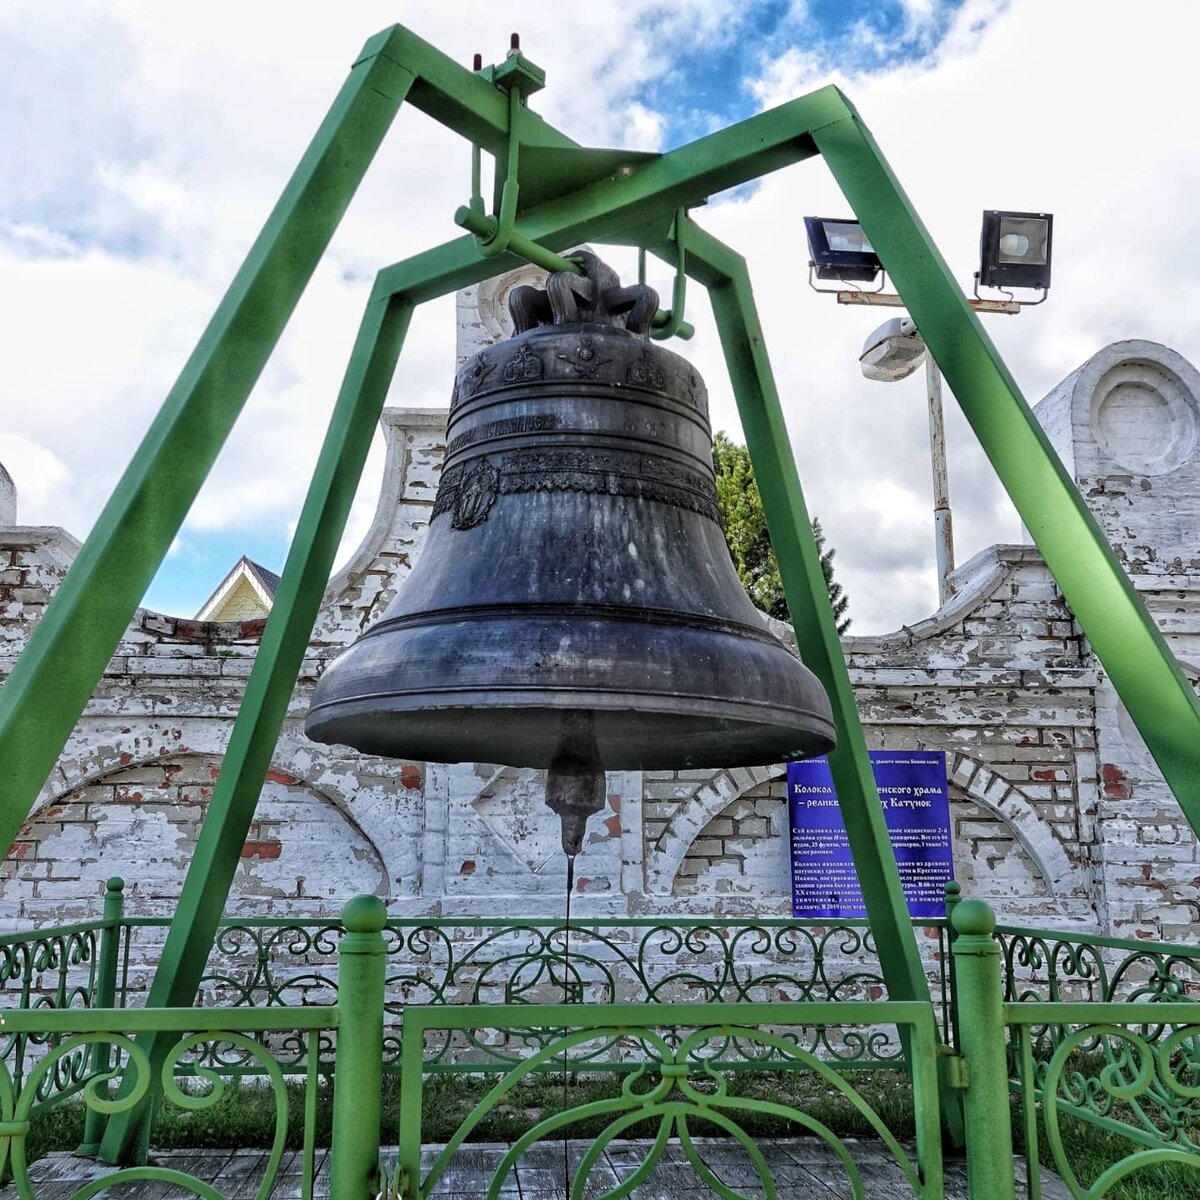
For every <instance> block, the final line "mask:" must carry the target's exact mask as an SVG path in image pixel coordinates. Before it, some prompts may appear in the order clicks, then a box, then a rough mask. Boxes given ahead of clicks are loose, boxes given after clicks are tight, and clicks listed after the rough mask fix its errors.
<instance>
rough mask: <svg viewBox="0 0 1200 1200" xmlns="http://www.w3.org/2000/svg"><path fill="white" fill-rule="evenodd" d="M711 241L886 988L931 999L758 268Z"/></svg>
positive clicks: (757, 468)
mask: <svg viewBox="0 0 1200 1200" xmlns="http://www.w3.org/2000/svg"><path fill="white" fill-rule="evenodd" d="M697 232H698V231H697ZM690 236H691V233H690V232H689V237H690ZM707 242H708V245H707V246H706V247H705V248H706V249H707V250H708V253H707V254H706V255H705V257H706V258H707V259H708V261H709V262H710V263H711V264H713V265H716V264H717V263H720V264H721V265H722V267H723V268H724V270H723V274H725V275H726V279H725V282H723V283H721V284H718V285H715V286H714V285H710V286H709V289H708V294H709V298H710V300H711V302H712V308H713V315H714V316H715V317H716V322H717V329H718V331H719V333H720V337H721V346H722V348H723V350H724V352H725V362H726V365H727V366H728V368H729V377H730V380H731V382H732V384H733V394H734V398H735V399H736V400H737V405H738V413H739V415H740V417H741V420H742V432H743V433H744V434H745V436H746V447H747V449H748V450H749V451H750V457H751V460H752V462H753V464H754V478H755V480H756V481H757V482H758V489H759V491H760V492H761V493H762V502H763V510H764V512H765V514H766V518H767V523H768V526H769V528H770V531H771V545H772V546H774V548H775V556H776V558H777V559H778V560H779V573H780V575H781V576H782V578H783V586H784V591H785V593H786V595H787V601H788V611H789V613H790V615H791V618H792V624H793V627H794V628H795V631H796V641H797V644H798V646H799V648H800V656H801V658H803V660H804V663H805V665H806V666H807V667H809V668H810V670H812V671H813V672H814V673H815V674H816V676H817V678H818V679H820V681H821V684H822V686H823V687H824V688H825V691H826V694H827V695H828V696H829V701H830V704H831V705H832V707H833V715H834V720H835V721H836V723H837V729H838V744H837V747H836V748H835V749H834V750H832V751H831V752H830V754H829V768H830V771H831V773H832V775H833V783H834V788H835V789H836V791H837V797H838V805H839V807H840V808H841V811H842V815H843V817H844V818H845V821H846V834H847V836H848V838H849V840H850V849H851V852H852V854H853V856H854V867H855V870H856V871H857V873H858V878H859V882H860V883H861V885H862V891H863V900H864V902H865V904H866V909H867V916H868V918H869V919H870V922H871V928H872V930H873V931H874V933H875V942H876V945H877V946H878V948H879V962H880V965H881V967H882V968H883V975H884V979H885V980H886V982H887V986H888V995H889V997H891V999H893V1000H928V999H929V984H928V981H927V980H926V978H925V969H924V967H923V966H922V964H921V955H920V952H919V951H918V949H917V942H916V936H915V933H914V931H913V927H912V922H911V921H910V919H909V916H908V905H907V903H906V901H905V899H904V889H903V888H902V887H901V884H900V872H899V870H898V869H897V867H896V858H895V855H894V854H893V852H892V843H891V839H890V838H889V837H888V831H887V825H886V823H885V822H884V819H883V809H882V807H881V806H880V803H879V793H878V791H877V790H876V787H875V776H874V774H873V772H872V770H871V761H870V758H869V757H868V754H867V741H866V737H865V736H864V734H863V729H862V724H861V722H860V721H859V717H858V707H857V705H856V704H855V702H854V691H853V689H852V688H851V685H850V674H849V672H848V671H847V669H846V660H845V658H844V656H843V654H842V644H841V640H840V638H839V637H838V631H837V621H836V618H835V617H834V615H833V609H832V608H831V607H830V604H829V595H828V591H827V589H826V586H825V576H824V574H823V573H822V571H821V554H820V551H819V550H818V548H817V543H816V539H815V538H814V537H813V533H812V522H811V518H810V515H809V512H808V508H807V506H806V505H805V502H804V492H803V489H802V488H801V485H800V477H799V475H798V474H797V472H796V463H795V459H794V458H793V457H792V444H791V438H790V437H789V436H788V431H787V424H786V422H785V420H784V416H783V409H782V407H781V406H780V403H779V393H778V391H777V389H776V387H775V377H774V374H773V372H772V370H771V364H770V361H769V359H768V357H767V349H766V345H765V343H764V341H763V333H762V325H761V324H760V322H759V318H758V309H757V307H756V305H755V303H754V295H753V292H752V291H751V288H750V277H749V274H748V273H747V271H746V264H745V262H744V261H743V260H742V259H741V258H740V256H738V255H736V254H734V253H733V252H732V251H729V250H725V252H724V254H722V255H720V257H718V254H717V253H716V252H715V246H714V245H713V243H714V242H715V239H712V238H709V239H707ZM717 244H718V245H719V243H717ZM722 249H724V248H722ZM722 259H723V262H722Z"/></svg>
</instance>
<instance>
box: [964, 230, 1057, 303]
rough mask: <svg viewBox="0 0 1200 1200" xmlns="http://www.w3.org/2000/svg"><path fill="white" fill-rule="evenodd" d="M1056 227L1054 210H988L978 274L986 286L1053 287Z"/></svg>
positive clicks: (981, 238) (1043, 289) (1042, 288)
mask: <svg viewBox="0 0 1200 1200" xmlns="http://www.w3.org/2000/svg"><path fill="white" fill-rule="evenodd" d="M1053 227H1054V217H1053V216H1052V215H1051V214H1050V213H1025V212H996V211H994V210H993V211H989V212H985V213H984V214H983V231H982V232H981V234H980V236H979V274H978V275H976V277H975V278H976V279H977V280H978V281H979V283H980V284H982V285H983V286H984V287H996V288H1013V287H1016V288H1039V289H1041V290H1042V291H1043V292H1046V291H1049V289H1050V242H1051V234H1052V232H1053ZM1042 299H1045V297H1044V296H1043V297H1042Z"/></svg>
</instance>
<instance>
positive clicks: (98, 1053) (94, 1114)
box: [75, 875, 125, 1158]
mask: <svg viewBox="0 0 1200 1200" xmlns="http://www.w3.org/2000/svg"><path fill="white" fill-rule="evenodd" d="M124 893H125V880H123V879H122V878H121V877H120V876H119V875H114V876H113V877H112V878H111V879H110V880H109V881H108V887H107V889H106V890H105V893H104V929H103V930H102V931H101V934H100V946H99V950H98V951H97V964H96V1000H95V1005H94V1007H96V1008H115V1007H116V1003H117V960H118V957H119V955H120V951H121V918H122V916H123V915H124ZM110 1070H112V1047H111V1046H110V1045H109V1044H108V1043H107V1042H96V1043H95V1044H94V1045H93V1046H92V1070H91V1074H92V1075H93V1076H96V1075H107V1074H108V1072H109V1071H110ZM107 1119H108V1118H107V1117H106V1116H105V1114H104V1113H102V1112H98V1111H97V1110H96V1109H93V1108H89V1109H88V1110H87V1113H86V1115H85V1116H84V1119H83V1142H82V1144H81V1145H80V1147H79V1149H78V1150H76V1151H75V1153H76V1154H82V1155H85V1156H86V1157H88V1158H94V1157H95V1156H96V1154H97V1153H99V1150H100V1140H101V1138H102V1137H103V1136H104V1126H105V1122H106V1121H107Z"/></svg>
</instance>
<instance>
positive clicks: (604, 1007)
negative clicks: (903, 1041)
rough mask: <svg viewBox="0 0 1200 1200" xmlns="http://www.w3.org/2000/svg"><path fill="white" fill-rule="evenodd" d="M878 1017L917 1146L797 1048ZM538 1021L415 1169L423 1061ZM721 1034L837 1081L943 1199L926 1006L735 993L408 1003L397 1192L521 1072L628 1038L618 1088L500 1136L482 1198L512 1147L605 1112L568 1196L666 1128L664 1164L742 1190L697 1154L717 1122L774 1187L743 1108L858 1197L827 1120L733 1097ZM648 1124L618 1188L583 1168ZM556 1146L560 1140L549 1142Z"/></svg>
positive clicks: (438, 1171) (656, 1154) (847, 1151)
mask: <svg viewBox="0 0 1200 1200" xmlns="http://www.w3.org/2000/svg"><path fill="white" fill-rule="evenodd" d="M881 1023H886V1024H889V1025H891V1026H892V1027H893V1034H894V1032H895V1029H896V1028H903V1029H904V1030H905V1033H906V1035H907V1037H908V1038H909V1041H910V1045H911V1062H912V1069H913V1089H914V1097H915V1107H916V1131H917V1139H916V1142H917V1148H916V1154H915V1156H914V1155H912V1154H910V1153H909V1151H907V1150H906V1149H905V1148H904V1147H902V1146H901V1145H900V1143H899V1141H898V1139H897V1137H896V1135H895V1134H894V1132H893V1131H892V1130H891V1129H890V1128H889V1127H888V1125H887V1123H886V1122H885V1121H884V1120H883V1119H882V1117H881V1116H880V1114H879V1113H878V1112H877V1111H876V1110H875V1109H874V1108H873V1107H872V1106H871V1105H870V1103H868V1101H867V1100H866V1099H865V1098H864V1097H863V1095H862V1094H861V1093H860V1092H859V1091H857V1090H856V1088H855V1087H854V1086H853V1085H852V1084H851V1083H850V1082H848V1081H847V1080H846V1079H845V1078H844V1077H843V1076H842V1075H841V1074H840V1073H839V1072H838V1070H837V1069H836V1068H835V1066H834V1065H833V1064H831V1063H830V1062H829V1061H827V1060H826V1059H825V1058H823V1057H820V1056H818V1055H815V1054H813V1053H812V1052H811V1050H810V1049H809V1048H808V1046H810V1045H811V1044H812V1042H813V1038H812V1035H811V1033H810V1032H808V1031H811V1030H813V1029H819V1028H822V1027H830V1026H833V1025H835V1024H836V1025H838V1026H847V1025H849V1026H857V1027H860V1028H862V1029H863V1030H868V1029H872V1028H877V1027H878V1026H879V1025H880V1024H881ZM531 1029H535V1030H537V1031H539V1034H538V1036H537V1037H534V1038H532V1039H530V1043H529V1048H528V1050H527V1052H526V1053H525V1054H523V1055H518V1056H515V1057H514V1059H513V1061H512V1064H511V1065H510V1067H509V1069H508V1070H507V1071H506V1072H505V1073H504V1074H503V1075H502V1076H501V1077H500V1078H499V1079H498V1081H497V1082H496V1083H495V1085H494V1086H493V1087H492V1088H491V1089H490V1090H489V1092H488V1093H487V1095H486V1096H485V1097H484V1098H483V1099H482V1100H481V1101H480V1102H479V1104H478V1105H477V1106H476V1107H475V1108H474V1110H473V1111H472V1112H471V1113H470V1114H469V1115H468V1116H467V1117H466V1119H465V1120H464V1121H463V1122H462V1123H461V1124H460V1125H459V1127H458V1129H457V1130H456V1131H455V1133H454V1135H453V1136H452V1137H451V1138H450V1140H449V1141H448V1142H447V1144H446V1145H445V1147H444V1148H442V1149H441V1151H440V1153H439V1154H438V1156H437V1158H436V1159H435V1160H433V1161H432V1163H431V1164H429V1166H428V1168H427V1169H426V1170H424V1172H423V1171H422V1162H421V1136H422V1135H421V1120H420V1113H421V1103H422V1090H423V1081H424V1078H425V1077H426V1076H427V1075H429V1074H432V1073H434V1072H435V1070H436V1067H437V1063H438V1061H439V1059H440V1058H441V1056H442V1054H443V1052H444V1046H445V1045H446V1044H447V1042H454V1041H457V1040H460V1039H461V1040H463V1041H465V1042H466V1043H468V1044H473V1043H475V1042H478V1041H480V1040H487V1039H488V1036H489V1035H491V1037H492V1038H493V1039H497V1040H500V1041H502V1042H504V1043H505V1044H507V1045H515V1044H517V1043H518V1042H519V1041H520V1039H521V1038H523V1037H525V1036H526V1035H527V1034H528V1032H529V1030H531ZM731 1042H739V1043H741V1044H743V1045H755V1046H758V1047H761V1048H762V1049H761V1052H760V1053H759V1054H758V1055H757V1057H760V1058H762V1059H769V1060H770V1061H772V1062H775V1063H778V1062H786V1063H787V1064H789V1066H790V1067H791V1069H794V1070H802V1071H808V1072H811V1073H812V1074H813V1075H815V1076H817V1077H819V1078H821V1079H822V1080H823V1081H824V1082H825V1083H826V1084H828V1085H829V1086H830V1087H831V1088H833V1089H835V1090H836V1091H837V1092H838V1093H839V1094H840V1095H841V1097H842V1098H843V1099H844V1100H846V1101H847V1102H848V1103H849V1104H850V1105H851V1106H852V1107H853V1108H854V1109H855V1110H856V1111H857V1113H858V1114H859V1115H860V1116H861V1117H862V1118H863V1119H864V1120H865V1121H866V1123H867V1124H868V1125H869V1126H870V1128H871V1129H872V1131H873V1133H874V1134H875V1136H877V1137H878V1138H879V1139H880V1141H881V1142H882V1143H883V1145H884V1146H885V1147H886V1148H887V1150H888V1152H889V1153H890V1154H891V1155H892V1157H893V1158H894V1160H895V1162H896V1163H897V1165H898V1166H899V1168H900V1171H901V1173H902V1175H903V1178H904V1179H905V1181H906V1182H907V1183H908V1185H909V1187H910V1188H911V1194H912V1195H913V1196H915V1197H918V1198H921V1200H940V1198H941V1196H942V1164H941V1141H940V1139H941V1134H940V1129H939V1118H938V1097H937V1082H936V1061H935V1060H936V1053H937V1030H936V1026H935V1022H934V1014H933V1012H932V1010H931V1009H930V1007H929V1006H928V1005H922V1004H898V1003H884V1004H879V1003H874V1004H872V1003H864V1002H861V1001H857V1002H848V1003H836V1004H835V1003H828V1002H825V1003H803V1002H802V1003H773V1004H772V1003H760V1002H754V1001H743V1002H740V1003H727V1002H701V1003H699V1004H654V1003H651V1004H645V1003H643V1004H596V1005H586V1006H579V1005H569V1004H567V1005H564V1004H559V1005H535V1006H528V1007H526V1008H525V1010H524V1011H521V1009H520V1008H516V1009H514V1008H513V1007H508V1008H502V1009H496V1008H492V1007H490V1006H483V1005H468V1006H456V1005H429V1006H414V1007H413V1008H410V1009H409V1010H408V1012H407V1013H406V1019H405V1025H404V1031H403V1034H402V1070H401V1102H400V1104H401V1120H400V1131H399V1138H400V1153H399V1167H398V1172H397V1184H398V1189H397V1190H398V1194H399V1195H400V1196H401V1197H403V1200H421V1198H424V1197H427V1196H430V1195H432V1194H433V1193H435V1192H436V1191H437V1190H438V1188H439V1185H440V1183H441V1181H442V1178H443V1176H444V1175H446V1173H447V1171H448V1170H450V1169H451V1168H452V1167H453V1164H454V1161H455V1156H456V1154H457V1153H458V1151H459V1149H460V1147H462V1145H463V1144H464V1142H465V1141H466V1140H467V1139H468V1138H469V1137H470V1135H471V1133H472V1131H473V1130H474V1129H475V1127H476V1126H477V1125H478V1124H479V1122H480V1121H481V1120H482V1119H483V1118H484V1117H485V1116H486V1115H487V1114H488V1113H489V1112H490V1111H491V1110H492V1109H494V1108H496V1107H497V1106H498V1105H502V1104H505V1103H506V1101H507V1100H508V1098H509V1096H510V1094H511V1093H512V1092H513V1089H514V1088H516V1087H517V1086H518V1085H519V1084H520V1083H521V1081H522V1080H523V1079H525V1078H526V1077H528V1076H530V1075H532V1074H535V1073H537V1072H539V1071H544V1070H547V1069H561V1067H562V1065H563V1063H564V1061H566V1062H586V1061H596V1060H599V1059H600V1058H602V1057H603V1056H604V1055H606V1054H610V1053H612V1052H613V1051H614V1050H615V1049H618V1048H620V1047H625V1046H628V1047H632V1048H635V1049H636V1055H637V1064H638V1065H637V1067H636V1070H634V1071H633V1072H632V1073H631V1074H629V1075H627V1076H626V1078H625V1079H624V1081H623V1083H622V1086H621V1091H620V1095H619V1096H616V1097H612V1098H608V1099H603V1100H594V1101H590V1102H587V1103H584V1104H581V1105H577V1106H575V1107H573V1108H566V1109H564V1110H563V1111H561V1112H557V1113H552V1114H550V1115H548V1116H542V1117H540V1118H539V1117H538V1116H531V1117H530V1118H529V1128H528V1129H526V1130H525V1131H524V1132H523V1133H521V1134H519V1135H518V1136H517V1137H515V1138H514V1139H513V1140H512V1143H511V1146H510V1147H509V1148H508V1150H507V1151H506V1152H505V1153H504V1155H503V1157H502V1158H501V1160H500V1161H499V1164H498V1166H496V1168H495V1169H494V1171H493V1173H492V1178H491V1180H490V1184H489V1186H488V1189H487V1192H486V1195H487V1196H488V1197H489V1200H494V1198H495V1197H497V1196H499V1195H500V1194H501V1191H502V1189H503V1188H504V1187H505V1186H506V1181H508V1182H510V1183H511V1181H510V1180H509V1176H510V1173H511V1172H512V1170H513V1168H514V1166H515V1165H516V1164H517V1162H518V1160H519V1159H520V1157H521V1155H522V1154H524V1153H525V1152H526V1151H527V1150H528V1149H529V1148H530V1147H532V1146H534V1145H535V1144H536V1143H538V1142H540V1141H543V1140H545V1139H550V1138H555V1139H561V1138H563V1137H567V1136H569V1137H572V1138H575V1137H576V1136H577V1134H578V1132H579V1127H580V1126H581V1125H582V1124H583V1123H585V1122H594V1121H596V1120H597V1119H601V1120H604V1121H605V1122H606V1124H605V1125H604V1127H603V1130H602V1132H601V1133H600V1134H599V1135H598V1136H596V1137H594V1138H593V1139H592V1140H591V1142H590V1145H589V1146H588V1148H587V1149H586V1150H585V1151H584V1153H583V1155H582V1157H581V1158H580V1159H579V1160H578V1162H577V1163H576V1164H575V1166H574V1171H573V1179H572V1180H571V1191H570V1194H571V1195H572V1196H583V1195H585V1194H586V1195H593V1194H601V1193H603V1194H605V1195H625V1194H627V1193H628V1192H629V1191H630V1190H631V1189H632V1188H634V1187H636V1186H638V1185H639V1184H640V1183H642V1182H643V1181H644V1180H646V1179H647V1178H648V1177H649V1176H650V1173H651V1172H652V1171H653V1170H654V1168H655V1167H656V1166H657V1165H658V1163H659V1162H660V1161H663V1160H664V1156H665V1154H666V1151H667V1149H668V1144H669V1143H670V1142H671V1139H672V1138H674V1139H676V1142H677V1150H678V1153H676V1154H674V1155H673V1163H672V1167H671V1169H672V1171H677V1170H679V1169H681V1168H682V1169H688V1168H690V1169H691V1171H693V1172H694V1173H695V1175H696V1177H697V1179H698V1180H699V1181H700V1182H701V1183H703V1184H705V1185H707V1186H708V1187H709V1188H710V1189H711V1190H712V1191H714V1192H716V1193H717V1194H718V1195H721V1196H736V1195H740V1194H741V1192H740V1191H739V1190H738V1189H735V1188H732V1187H731V1186H730V1185H729V1184H728V1182H727V1181H726V1180H724V1179H723V1178H722V1177H721V1168H720V1167H719V1166H718V1167H714V1166H713V1165H712V1164H711V1163H709V1162H708V1161H707V1160H706V1156H705V1148H704V1146H703V1144H702V1143H701V1142H700V1141H698V1140H697V1134H698V1133H714V1132H715V1133H717V1134H718V1135H720V1136H721V1137H723V1138H725V1139H728V1140H729V1141H731V1142H732V1143H734V1144H735V1145H737V1146H739V1147H740V1148H741V1150H742V1151H743V1152H744V1155H745V1161H746V1163H747V1164H748V1165H749V1168H750V1171H751V1174H752V1176H753V1178H754V1179H755V1180H756V1184H755V1186H756V1188H760V1189H761V1190H762V1191H763V1192H764V1193H765V1194H766V1195H768V1196H771V1195H774V1194H775V1184H774V1181H773V1179H772V1176H771V1167H770V1164H769V1163H768V1161H767V1159H766V1157H765V1156H764V1155H763V1154H762V1152H761V1151H760V1150H759V1148H758V1146H757V1143H756V1141H755V1139H754V1138H753V1137H752V1136H751V1135H750V1134H749V1133H747V1132H746V1130H745V1128H744V1127H743V1126H744V1122H745V1121H746V1120H747V1118H748V1117H751V1116H752V1115H755V1116H757V1115H769V1116H772V1117H774V1118H777V1119H782V1120H783V1121H786V1122H788V1123H789V1124H790V1125H791V1126H792V1127H793V1128H794V1129H795V1130H796V1132H798V1133H804V1134H809V1135H813V1134H815V1135H816V1136H817V1137H818V1138H820V1139H821V1140H822V1141H823V1142H825V1144H826V1145H827V1146H829V1147H830V1148H831V1149H832V1150H833V1152H834V1154H835V1155H836V1158H837V1160H838V1162H839V1163H840V1164H841V1167H842V1169H843V1170H844V1172H845V1177H846V1178H845V1183H846V1185H847V1186H848V1187H849V1189H850V1194H851V1195H853V1196H854V1197H855V1198H856V1200H861V1198H862V1197H863V1196H864V1195H865V1191H864V1184H863V1178H862V1174H861V1173H860V1171H859V1168H858V1165H857V1164H856V1162H855V1158H854V1139H842V1138H839V1137H838V1136H837V1135H836V1134H835V1133H834V1132H833V1131H832V1130H831V1129H830V1128H829V1127H828V1126H827V1125H825V1124H824V1123H823V1122H822V1121H820V1120H819V1119H817V1118H816V1117H814V1116H813V1115H811V1114H810V1113H808V1112H805V1111H804V1110H803V1109H801V1108H798V1107H795V1106H793V1105H789V1104H784V1103H781V1102H778V1101H774V1100H763V1099H753V1098H750V1097H744V1096H737V1095H734V1094H733V1093H732V1092H731V1090H730V1088H729V1081H728V1078H727V1077H726V1076H725V1075H724V1074H723V1073H722V1072H721V1071H719V1070H718V1069H717V1068H716V1066H715V1064H716V1063H717V1062H718V1061H719V1060H720V1059H721V1058H722V1057H723V1056H724V1055H725V1053H726V1047H727V1046H728V1044H729V1043H731ZM647 1126H649V1127H650V1130H651V1131H650V1133H649V1135H648V1136H649V1137H651V1138H652V1139H653V1141H652V1145H651V1146H650V1149H649V1151H648V1152H647V1154H646V1155H645V1158H644V1159H643V1161H642V1162H641V1163H640V1165H639V1166H638V1167H637V1168H636V1170H635V1171H634V1174H633V1176H632V1177H630V1178H628V1179H625V1180H623V1181H622V1182H621V1184H620V1186H619V1187H617V1188H616V1190H611V1188H610V1186H609V1185H608V1184H605V1183H602V1182H600V1181H599V1180H598V1179H593V1178H592V1173H593V1171H594V1169H595V1168H596V1166H597V1163H598V1162H599V1161H600V1160H601V1157H602V1155H603V1153H604V1150H605V1149H606V1148H607V1147H608V1146H609V1145H610V1144H611V1143H612V1142H613V1140H614V1139H616V1138H619V1137H623V1136H629V1133H630V1131H631V1130H635V1129H639V1128H640V1129H642V1130H644V1129H646V1128H647ZM560 1144H561V1143H560Z"/></svg>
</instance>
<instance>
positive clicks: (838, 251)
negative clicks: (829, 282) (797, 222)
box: [804, 217, 883, 283]
mask: <svg viewBox="0 0 1200 1200" xmlns="http://www.w3.org/2000/svg"><path fill="white" fill-rule="evenodd" d="M804 228H805V230H806V231H807V233H808V252H809V256H810V257H811V260H812V261H811V263H810V264H809V265H810V266H811V267H812V268H813V270H814V271H815V272H816V276H817V278H818V279H836V280H839V281H841V282H843V283H872V282H873V281H874V280H875V278H876V277H877V276H878V275H880V274H881V273H882V272H883V264H882V263H881V262H880V261H879V256H878V255H877V254H876V253H875V247H874V246H872V245H871V242H870V240H869V239H868V237H867V235H866V233H865V232H864V231H863V227H862V226H861V225H860V224H859V223H858V222H857V221H842V220H837V219H836V218H831V217H805V218H804Z"/></svg>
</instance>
